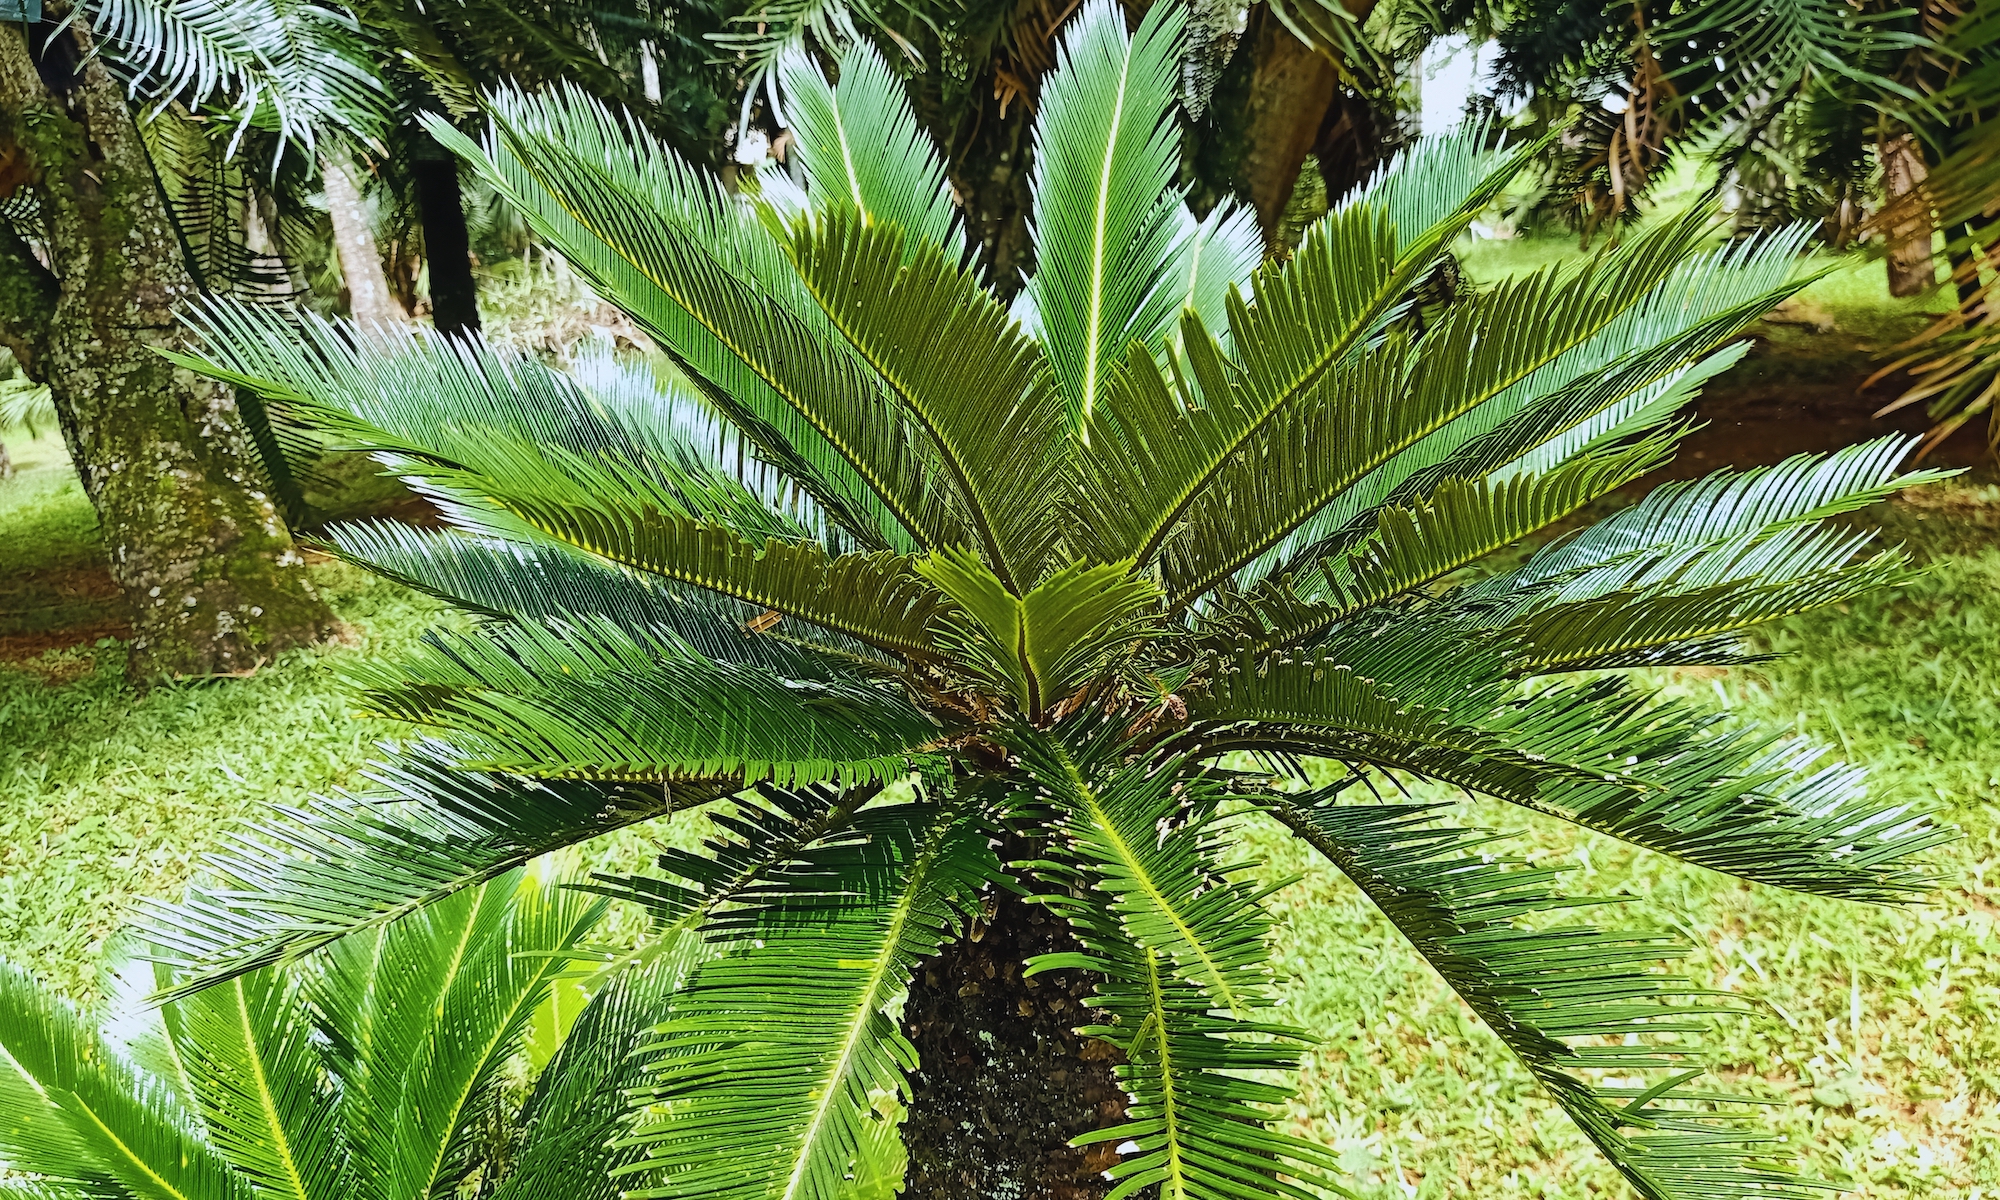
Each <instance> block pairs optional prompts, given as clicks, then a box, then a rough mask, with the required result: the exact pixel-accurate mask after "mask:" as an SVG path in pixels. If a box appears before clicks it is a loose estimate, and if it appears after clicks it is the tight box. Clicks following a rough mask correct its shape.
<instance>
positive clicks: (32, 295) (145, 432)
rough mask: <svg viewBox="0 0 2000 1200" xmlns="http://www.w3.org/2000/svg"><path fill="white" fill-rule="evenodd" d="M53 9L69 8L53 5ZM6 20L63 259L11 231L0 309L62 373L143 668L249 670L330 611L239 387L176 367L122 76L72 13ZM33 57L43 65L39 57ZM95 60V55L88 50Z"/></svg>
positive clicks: (2, 35) (33, 362)
mask: <svg viewBox="0 0 2000 1200" xmlns="http://www.w3.org/2000/svg"><path fill="white" fill-rule="evenodd" d="M55 15H57V16H59V15H60V14H55ZM53 28H54V26H53V25H51V24H46V23H45V24H42V25H38V26H34V27H31V29H30V31H29V32H32V33H33V35H34V36H35V37H36V40H37V42H38V43H40V42H41V39H43V38H47V42H46V44H40V45H38V46H37V47H36V50H39V51H40V53H39V54H37V53H36V50H31V48H30V45H29V41H28V37H27V36H26V33H25V32H24V30H23V28H22V27H21V26H19V25H10V26H7V27H6V28H5V29H0V109H4V113H0V117H4V121H5V125H6V129H5V130H4V134H6V135H10V138H0V140H13V141H15V142H16V143H17V144H18V145H20V146H21V147H22V148H24V149H25V150H26V151H27V152H28V154H29V156H30V158H31V159H32V161H33V163H34V167H35V169H36V172H37V177H38V179H39V182H40V188H41V193H40V195H41V200H42V204H43V212H44V215H45V219H46V222H47V224H46V230H45V232H46V237H47V246H48V253H49V262H50V268H48V269H45V268H43V267H42V266H41V264H40V263H39V262H38V261H36V259H35V258H34V257H33V256H32V255H31V254H30V253H29V252H28V248H27V246H26V244H25V243H23V242H22V241H21V239H20V238H19V237H16V236H13V235H11V234H10V235H9V236H7V237H6V238H4V239H0V281H4V282H0V286H5V287H6V288H7V292H8V294H7V295H6V296H5V297H0V308H5V309H6V310H8V311H6V312H4V313H0V321H4V322H5V324H6V325H7V326H8V329H9V332H10V333H11V334H12V335H13V337H12V338H11V339H10V340H13V341H15V342H16V344H17V346H18V349H17V357H19V358H20V361H21V364H22V367H23V369H24V370H25V371H26V372H27V373H28V374H29V376H30V377H31V378H35V379H38V380H40V381H41V382H43V383H46V384H47V385H48V386H49V389H50V391H51V392H52V393H53V395H54V400H55V407H56V414H57V417H58V420H59V423H60V424H61V426H62V431H63V438H64V441H65V442H66V443H67V444H68V447H69V452H70V457H71V459H72V460H73V461H74V462H75V463H76V465H77V474H78V475H79V476H80V477H81V479H82V482H83V487H84V491H85V493H86V494H87V495H88V496H89V497H90V500H91V503H92V505H93V506H95V508H96V509H97V515H98V521H99V523H100V525H101V526H102V528H103V531H104V538H105V541H106V543H107V544H108V546H109V548H110V552H111V563H110V566H111V575H112V578H113V579H115V580H116V581H117V583H118V585H119V586H120V587H121V588H122V589H123V590H124V593H125V598H126V601H127V604H128V606H129V608H130V610H131V617H132V630H133V638H132V644H131V654H130V658H129V660H128V668H127V669H128V672H129V674H130V675H131V677H132V678H133V679H134V680H136V681H141V682H143V681H147V680H150V679H153V678H155V677H158V676H161V675H179V676H199V675H213V674H218V673H224V672H231V671H238V670H243V669H246V668H251V667H254V666H255V665H256V664H257V663H259V662H262V661H264V660H265V659H268V658H269V657H271V656H272V655H274V654H276V653H277V652H279V651H281V650H284V649H286V648H289V647H292V646H297V645H301V644H304V643H306V642H310V641H313V640H315V639H316V638H318V637H321V636H323V635H324V634H325V633H326V632H327V631H328V630H329V629H330V628H331V626H332V624H333V619H332V614H331V613H329V612H328V611H327V609H326V606H325V605H324V604H322V603H321V602H320V600H319V597H318V596H317V595H315V594H314V593H313V590H312V587H311V584H310V583H309V582H308V580H307V578H306V572H305V564H304V562H303V560H301V559H300V558H299V556H298V554H297V553H296V552H295V551H294V550H293V548H292V543H291V537H290V535H289V534H288V533H287V531H286V529H285V526H284V523H283V522H282V521H281V520H280V519H279V516H278V513H277V511H276V509H275V508H274V507H273V505H272V503H271V500H270V498H269V497H268V496H267V495H265V493H264V491H263V490H262V485H261V484H260V482H259V480H258V476H257V473H256V471H255V469H254V466H253V463H254V459H253V452H252V450H251V445H250V440H249V437H248V435H247V433H246V432H245V429H244V425H243V420H242V417H241V415H240V414H239V413H238V412H237V409H236V404H235V401H234V399H233V395H232V392H231V391H230V389H228V388H225V387H222V386H220V385H218V384H215V383H213V382H211V381H209V380H206V379H202V378H200V377H198V376H196V375H195V374H194V373H192V372H190V371H186V370H182V369H180V368H177V367H175V366H174V365H173V364H171V363H169V362H168V361H167V360H165V359H163V358H161V357H160V356H159V354H158V353H156V351H157V350H161V349H182V348H184V347H185V346H186V340H185V337H184V335H183V332H182V330H181V328H180V325H179V323H178V321H177V320H176V318H175V310H176V309H177V308H178V307H179V306H181V305H183V304H185V303H187V302H188V301H189V300H191V299H192V298H193V296H194V285H193V283H192V281H191V278H190V276H189V274H188V269H187V263H186V261H185V260H184V258H183V257H182V246H181V242H180V240H179V238H178V237H177V236H176V234H175V230H174V228H173V226H172V224H171V223H170V221H169V219H168V216H167V212H166V208H165V204H164V202H163V201H162V200H161V198H160V192H159V187H158V184H157V181H156V180H155V178H154V176H153V169H152V164H151V162H150V160H149V159H148V158H147V155H146V151H145V147H144V145H143V144H142V143H141V141H140V138H139V132H138V129H137V127H136V126H135V125H134V124H133V121H132V115H131V112H130V111H129V110H128V109H127V108H126V105H125V96H124V90H123V88H122V87H120V85H119V84H118V83H117V82H116V81H115V80H113V79H112V78H111V76H110V75H109V73H107V72H106V70H105V68H104V66H103V64H102V62H101V61H99V60H97V59H88V60H87V55H88V51H89V35H88V34H87V33H86V32H84V30H83V29H82V28H81V27H80V26H79V27H73V28H72V29H70V30H67V31H65V32H63V33H60V34H56V35H54V36H51V35H50V31H51V30H52V29H53ZM38 59H39V61H38ZM86 60H87V61H86Z"/></svg>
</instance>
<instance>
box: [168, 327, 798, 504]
mask: <svg viewBox="0 0 2000 1200" xmlns="http://www.w3.org/2000/svg"><path fill="white" fill-rule="evenodd" d="M192 323H193V324H194V326H195V329H196V332H197V334H198V335H199V337H200V338H201V342H202V349H203V351H204V352H205V357H199V358H197V357H194V356H176V361H179V362H182V363H184V364H185V365H188V366H190V367H192V368H194V369H197V370H201V371H204V372H206V373H208V374H210V375H213V376H215V377H217V378H221V379H224V380H226V381H227V382H230V383H233V384H235V385H237V386H239V387H243V388H247V389H249V390H251V391H253V392H255V393H257V394H258V395H260V396H263V397H265V398H267V399H268V400H270V401H272V402H274V403H276V404H279V405H282V406H285V407H287V408H288V409H289V410H291V411H292V413H293V414H294V415H296V416H299V417H302V418H304V419H307V420H309V421H310V422H312V423H313V424H314V425H315V426H317V427H318V428H320V429H321V430H322V431H324V432H325V433H326V434H327V435H329V436H330V437H332V438H333V439H335V445H336V446H337V447H338V448H341V449H351V450H358V451H365V452H370V453H373V454H376V455H378V456H389V461H391V462H392V463H402V462H403V460H407V459H416V460H419V461H421V462H432V463H437V464H440V465H445V466H449V467H452V468H456V469H458V470H459V471H462V472H472V473H475V474H482V475H494V476H502V477H507V476H510V475H511V476H519V475H526V474H529V471H528V469H527V468H526V467H525V466H524V465H523V462H522V460H523V459H527V460H533V461H538V462H540V463H541V467H540V473H541V474H544V475H547V474H550V473H551V472H553V473H554V474H558V475H560V474H565V473H567V474H570V475H573V476H576V477H578V478H579V479H581V480H582V481H585V482H595V481H597V480H598V479H599V478H600V477H602V478H603V479H604V481H605V482H609V481H610V480H611V479H614V478H615V479H618V480H622V481H623V488H622V489H621V490H625V491H628V492H637V493H640V494H643V495H646V496H647V497H648V498H649V501H650V502H651V503H652V504H654V505H656V506H659V507H663V508H666V509H668V510H669V511H673V512H679V513H684V514H687V515H690V516H695V517H698V518H700V519H702V520H706V521H710V522H715V523H719V524H724V525H727V526H729V527H731V528H734V529H736V530H738V531H739V532H742V533H743V534H744V535H745V536H751V537H755V536H784V537H802V536H807V535H810V534H814V533H817V532H819V531H818V530H817V529H815V528H814V526H815V525H816V524H818V520H817V518H818V514H817V513H816V512H815V511H814V510H813V509H811V508H810V507H807V508H799V507H797V506H795V505H793V504H791V503H788V499H789V495H788V494H789V493H791V492H792V490H793V489H792V486H791V483H790V481H789V480H786V479H784V478H783V477H782V476H779V475H778V474H777V473H776V472H774V471H772V470H771V469H770V468H767V467H763V466H762V465H761V464H757V463H754V462H751V463H745V462H744V457H743V454H742V449H743V447H742V446H741V444H740V442H739V440H738V439H737V438H736V436H735V435H734V431H733V430H731V429H729V428H728V427H727V426H726V425H724V424H723V423H722V422H720V421H719V420H718V419H716V417H715V416H714V414H713V413H712V412H710V411H708V410H707V408H706V406H705V405H703V404H702V403H701V402H700V401H699V400H698V399H696V398H695V397H694V396H693V395H691V394H689V393H687V392H685V391H682V390H679V389H676V388H673V387H670V386H669V387H662V386H659V384H658V380H657V379H656V378H653V377H651V372H650V371H648V372H647V375H648V377H649V382H650V383H651V384H652V385H653V386H644V385H638V386H635V384H634V381H633V380H632V378H631V376H632V374H633V373H634V372H633V371H625V370H618V369H616V368H615V367H613V366H612V365H611V364H606V363H603V362H601V361H595V360H588V359H587V360H586V361H587V362H589V365H590V370H589V371H588V373H587V374H586V375H585V378H586V379H587V380H588V381H589V382H590V383H591V384H593V385H594V386H593V387H592V388H590V389H589V390H586V388H585V387H583V386H582V385H581V384H580V383H579V381H578V380H577V379H576V378H573V377H572V376H571V375H569V374H567V373H565V372H562V371H559V370H557V369H555V368H554V367H552V366H550V365H549V364H547V363H545V362H542V361H541V360H539V359H536V358H534V357H531V356H529V355H527V354H525V353H522V352H519V351H512V350H495V349H493V348H492V347H490V346H488V345H487V344H486V343H484V342H483V341H480V340H477V339H464V340H454V339H448V338H445V337H443V336H440V335H438V334H436V333H434V332H432V331H430V330H425V329H416V328H411V327H407V326H397V327H394V328H376V329H367V330H363V329H360V328H357V327H356V326H354V325H353V324H351V323H349V322H345V321H340V322H336V321H329V320H326V319H324V318H321V317H317V316H313V315H310V314H287V313H284V312H281V311H278V310H274V309H271V308H268V307H263V306H256V305H248V304H243V303H240V302H230V301H226V300H214V301H211V302H210V303H209V304H207V305H206V306H205V307H204V308H203V309H202V310H201V311H199V312H198V313H196V314H193V317H192ZM637 370H644V368H637Z"/></svg>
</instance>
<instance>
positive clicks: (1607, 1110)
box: [1275, 802, 1828, 1200]
mask: <svg viewBox="0 0 2000 1200" xmlns="http://www.w3.org/2000/svg"><path fill="white" fill-rule="evenodd" d="M1275 811H1277V813H1278V814H1279V817H1280V819H1281V820H1283V821H1284V822H1285V823H1286V824H1287V825H1288V826H1290V827H1291V829H1292V830H1293V832H1295V833H1297V834H1298V835H1299V836H1300V837H1301V838H1302V839H1304V840H1305V841H1306V842H1308V843H1309V844H1311V845H1312V846H1313V847H1314V848H1315V849H1317V850H1319V851H1320V853H1322V854H1323V855H1325V856H1326V857H1327V859H1328V860H1329V861H1331V862H1332V863H1333V864H1334V865H1335V866H1337V867H1339V868H1340V870H1341V872H1342V873H1343V874H1345V875H1346V876H1347V877H1348V878H1350V879H1352V880H1353V881H1354V882H1355V884H1356V885H1357V886H1359V887H1360V888H1361V890H1362V891H1363V892H1365V893H1367V895H1368V898H1369V899H1371V900H1373V901H1374V902H1375V904H1376V906H1377V907H1379V908H1380V909H1381V910H1382V912H1383V914H1384V915H1385V916H1387V917H1388V918H1389V919H1390V920H1391V921H1392V922H1394V923H1395V925H1396V927H1397V928H1398V929H1399V930H1400V931H1401V932H1402V933H1403V935H1404V936H1405V937H1407V938H1408V939H1409V940H1410V944H1411V945H1412V946H1414V947H1415V948H1416V950H1417V952H1418V953H1420V954H1422V955H1423V956H1424V957H1425V958H1426V959H1427V960H1429V962H1430V964H1431V965H1432V966H1433V967H1434V968H1436V969H1437V972H1438V973H1439V974H1440V975H1442V976H1443V977H1444V979H1445V982H1446V983H1449V984H1450V985H1451V987H1452V990H1453V991H1455V992H1457V993H1458V994H1459V996H1460V997H1461V998H1462V999H1463V1000H1464V1001H1465V1002H1466V1003H1467V1004H1468V1005H1469V1006H1471V1008H1472V1010H1473V1011H1474V1012H1475V1013H1477V1014H1478V1015H1479V1017H1480V1019H1481V1020H1482V1021H1484V1022H1485V1023H1486V1025H1487V1027H1488V1028H1490V1029H1491V1030H1493V1032H1494V1033H1495V1034H1497V1035H1498V1036H1499V1037H1500V1040H1501V1041H1502V1042H1504V1043H1505V1044H1506V1046H1507V1048H1508V1049H1509V1050H1511V1051H1513V1052H1514V1054H1515V1056H1516V1057H1517V1058H1519V1059H1520V1060H1521V1063H1522V1065H1524V1066H1526V1067H1527V1068H1528V1070H1529V1072H1530V1073H1532V1074H1533V1075H1534V1076H1535V1078H1536V1079H1537V1080H1538V1081H1539V1082H1540V1083H1541V1084H1542V1086H1543V1087H1544V1088H1546V1089H1547V1090H1548V1092H1549V1094H1550V1095H1551V1096H1553V1097H1554V1098H1555V1100H1556V1102H1557V1103H1559V1104H1561V1105H1562V1106H1563V1108H1564V1110H1565V1111H1567V1112H1568V1113H1569V1115H1570V1118H1571V1119H1572V1120H1573V1121H1575V1122H1576V1124H1577V1126H1578V1128H1580V1129H1582V1130H1583V1132H1584V1133H1585V1134H1586V1135H1587V1136H1588V1137H1589V1138H1590V1139H1591V1141H1593V1142H1595V1143H1596V1144H1597V1147H1598V1149H1599V1150H1601V1151H1603V1152H1604V1155H1605V1157H1606V1158H1608V1159H1610V1160H1611V1162H1612V1164H1613V1165H1614V1166H1616V1167H1617V1168H1618V1170H1619V1171H1620V1173H1622V1174H1623V1175H1624V1176H1625V1178H1626V1180H1627V1181H1628V1182H1630V1183H1631V1184H1632V1186H1633V1188H1634V1189H1635V1190H1636V1191H1637V1192H1638V1193H1639V1194H1640V1195H1641V1196H1644V1197H1646V1200H1695V1198H1696V1197H1707V1196H1723V1195H1728V1196H1770V1197H1791V1198H1803V1197H1813V1196H1819V1195H1821V1194H1823V1189H1825V1188H1826V1187H1827V1186H1828V1185H1825V1184H1821V1183H1818V1182H1816V1181H1813V1180H1809V1179H1804V1178H1801V1177H1800V1176H1798V1175H1797V1174H1796V1173H1794V1172H1793V1171H1792V1170H1791V1169H1790V1168H1789V1166H1788V1165H1787V1164H1785V1163H1784V1162H1783V1158H1784V1157H1786V1156H1785V1155H1784V1153H1783V1147H1782V1142H1781V1140H1780V1139H1778V1138H1776V1137H1774V1136H1772V1135H1770V1134H1766V1133H1763V1132H1761V1131H1759V1130H1757V1129H1756V1128H1755V1127H1754V1126H1752V1125H1750V1124H1749V1122H1748V1121H1747V1120H1746V1119H1745V1117H1744V1116H1743V1115H1742V1109H1741V1108H1740V1107H1738V1106H1735V1105H1732V1104H1730V1103H1729V1102H1728V1098H1726V1097H1724V1098H1716V1097H1712V1096H1706V1095H1701V1094H1695V1093H1690V1092H1688V1091H1686V1090H1685V1085H1686V1083H1687V1082H1688V1080H1689V1079H1691V1078H1692V1077H1693V1076H1694V1075H1695V1074H1698V1071H1687V1070H1685V1067H1686V1063H1687V1060H1688V1058H1689V1057H1690V1056H1691V1055H1692V1054H1693V1053H1694V1050H1693V1049H1692V1047H1691V1046H1690V1045H1689V1044H1688V1043H1687V1042H1686V1041H1685V1040H1672V1041H1669V1040H1664V1039H1665V1038H1676V1037H1680V1038H1683V1039H1684V1036H1685V1035H1688V1034H1692V1033H1695V1032H1697V1031H1699V1030H1700V1029H1701V1028H1702V1027H1703V1025H1702V1022H1701V1021H1700V1019H1699V1018H1700V1017H1701V1016H1702V1015H1703V1012H1704V1009H1703V1007H1702V1006H1701V1005H1700V1004H1699V1003H1698V1002H1696V1001H1695V1000H1694V999H1693V998H1694V997H1696V996H1698V995H1699V994H1700V993H1699V992H1698V991H1697V990H1696V989H1695V988H1694V987H1693V986H1692V985H1690V984H1688V983H1686V982H1685V981H1682V980H1680V979H1676V978H1673V977H1671V976H1667V975H1663V974H1661V973H1658V972H1656V971H1653V970H1651V969H1649V968H1650V967H1651V966H1652V964H1654V963H1656V962H1658V961H1659V960H1661V959H1665V958H1676V957H1680V956H1681V955H1684V954H1685V953H1686V948H1685V946H1684V945H1682V944H1681V943H1679V941H1678V940H1677V939H1674V938H1672V937H1671V936H1667V935H1663V934H1659V933H1650V932H1645V931H1633V932H1623V931H1607V930H1601V929H1596V928H1592V927H1590V926H1585V925H1575V924H1569V925H1555V926H1534V927H1524V926H1523V925H1522V924H1521V922H1522V921H1523V919H1524V918H1532V917H1535V916H1538V915H1542V914H1547V913H1551V912H1555V911H1559V910H1562V909H1565V908H1570V907H1574V906H1575V905H1576V904H1577V903H1578V901H1576V900H1573V899H1569V898H1566V897H1563V896H1560V895H1557V894H1556V893H1555V892H1553V891H1551V890H1550V889H1549V887H1548V884H1549V882H1550V879H1551V877H1552V876H1553V875H1554V874H1556V872H1554V871H1551V870H1548V869H1546V868H1542V869H1536V868H1528V867H1526V866H1525V865H1524V864H1522V863H1521V862H1520V861H1519V860H1507V859H1497V858H1495V857H1494V855H1493V854H1492V853H1491V852H1490V851H1489V850H1486V849H1485V847H1486V846H1487V845H1488V844H1490V843H1491V841H1492V838H1491V837H1490V836H1488V835H1486V834H1485V833H1484V832H1483V831H1479V830H1458V829H1438V828H1432V827H1430V825H1429V820H1430V818H1431V817H1432V816H1434V815H1435V813H1434V810H1433V808H1432V807H1430V806H1425V805H1381V806H1365V805H1334V804H1329V803H1318V804H1313V803H1309V802H1293V803H1287V804H1283V805H1281V806H1280V807H1279V808H1278V809H1276V810H1275ZM1471 850H1479V851H1480V853H1478V854H1476V855H1475V854H1467V853H1464V852H1466V851H1471ZM1663 1035H1664V1037H1663ZM1611 1071H1616V1072H1617V1073H1618V1074H1619V1075H1620V1076H1628V1075H1630V1074H1631V1073H1634V1072H1642V1073H1651V1072H1663V1073H1667V1074H1666V1077H1665V1078H1664V1079H1660V1080H1659V1082H1657V1083H1654V1082H1652V1081H1651V1080H1650V1079H1645V1078H1644V1076H1643V1075H1642V1080H1643V1081H1642V1082H1641V1083H1639V1084H1636V1085H1635V1084H1628V1083H1597V1082H1593V1081H1592V1079H1591V1075H1593V1074H1596V1073H1600V1072H1611Z"/></svg>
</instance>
